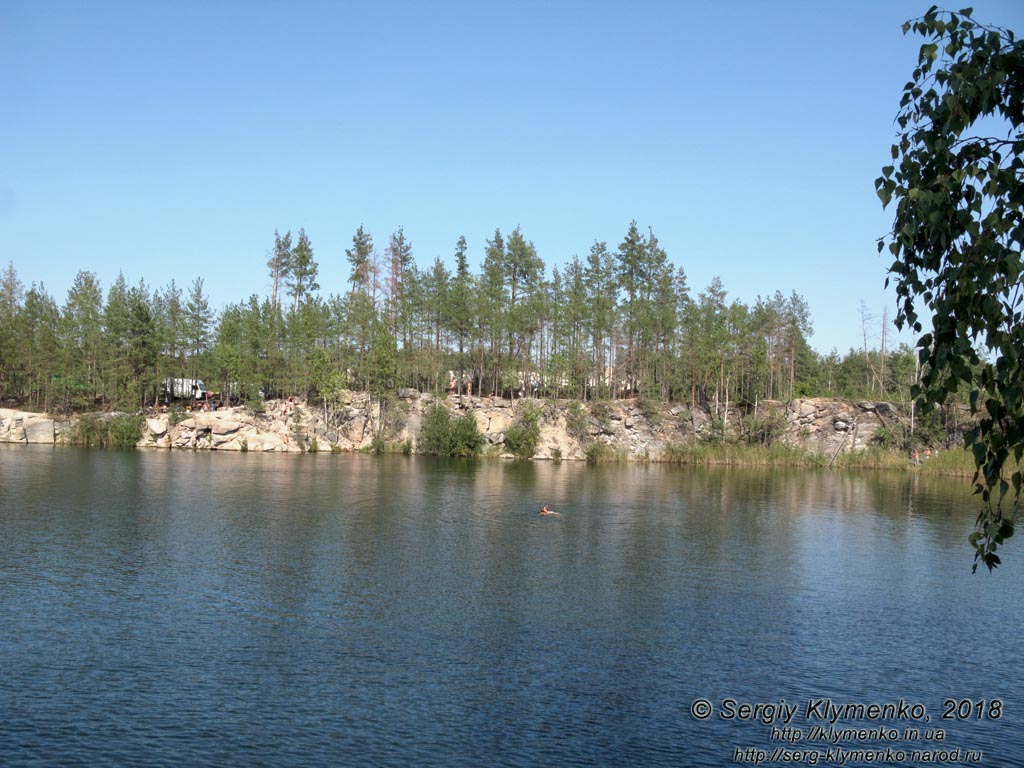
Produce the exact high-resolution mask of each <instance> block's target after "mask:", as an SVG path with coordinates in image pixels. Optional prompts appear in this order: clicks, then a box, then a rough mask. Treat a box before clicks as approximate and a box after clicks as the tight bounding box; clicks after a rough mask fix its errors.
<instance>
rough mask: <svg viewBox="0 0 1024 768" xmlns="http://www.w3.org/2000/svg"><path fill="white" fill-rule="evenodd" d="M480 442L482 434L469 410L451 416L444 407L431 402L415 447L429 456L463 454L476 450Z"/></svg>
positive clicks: (470, 454)
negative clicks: (454, 416) (456, 416)
mask: <svg viewBox="0 0 1024 768" xmlns="http://www.w3.org/2000/svg"><path fill="white" fill-rule="evenodd" d="M483 442H484V437H483V435H481V434H480V429H479V428H478V427H477V424H476V419H475V418H474V417H473V414H471V413H464V414H463V415H461V416H459V417H458V418H456V419H452V417H451V414H450V413H448V410H447V409H446V408H444V407H443V406H440V405H435V406H433V407H432V408H431V409H430V410H429V411H427V418H426V420H425V421H424V423H423V429H422V430H421V432H420V440H419V447H420V451H421V452H422V453H426V454H431V455H433V456H458V457H463V458H464V457H469V456H476V455H477V454H478V453H480V448H481V446H482V445H483Z"/></svg>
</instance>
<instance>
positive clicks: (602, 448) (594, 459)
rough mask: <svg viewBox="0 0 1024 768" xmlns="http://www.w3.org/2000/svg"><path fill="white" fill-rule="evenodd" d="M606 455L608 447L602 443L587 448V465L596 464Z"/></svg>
mask: <svg viewBox="0 0 1024 768" xmlns="http://www.w3.org/2000/svg"><path fill="white" fill-rule="evenodd" d="M607 454H608V446H607V445H605V444H604V443H593V444H592V445H588V446H587V463H588V464H597V463H598V462H600V461H602V460H604V458H605V457H606V456H607Z"/></svg>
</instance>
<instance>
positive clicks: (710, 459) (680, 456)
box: [661, 442, 828, 467]
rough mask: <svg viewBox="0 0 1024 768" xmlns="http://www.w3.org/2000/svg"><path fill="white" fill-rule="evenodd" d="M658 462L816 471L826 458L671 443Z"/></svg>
mask: <svg viewBox="0 0 1024 768" xmlns="http://www.w3.org/2000/svg"><path fill="white" fill-rule="evenodd" d="M661 460H662V461H663V462H667V463H670V464H692V465H702V466H708V465H728V466H737V467H818V466H823V465H824V464H826V463H827V462H828V460H827V458H824V457H822V456H818V455H815V454H812V453H808V452H807V451H804V450H802V449H800V448H793V447H790V446H786V445H779V444H775V445H769V446H764V445H750V444H747V443H718V442H715V443H703V442H694V443H670V444H669V445H667V446H666V447H665V450H664V452H663V453H662V455H661Z"/></svg>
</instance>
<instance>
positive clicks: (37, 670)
mask: <svg viewBox="0 0 1024 768" xmlns="http://www.w3.org/2000/svg"><path fill="white" fill-rule="evenodd" d="M966 485H967V484H966V482H964V481H941V480H933V479H927V480H925V479H921V478H912V477H904V476H898V475H871V474H856V475H854V474H842V473H832V474H829V473H825V472H821V473H818V472H797V473H787V472H771V471H748V470H745V471H735V470H734V471H705V470H687V469H679V468H663V467H657V466H652V467H645V466H617V465H616V466H600V467H596V468H595V467H588V466H582V465H577V464H572V463H563V464H550V463H518V464H508V463H498V462H484V463H476V464H472V463H470V464H466V463H458V462H445V461H433V460H428V459H422V458H420V459H415V458H407V457H383V458H379V457H365V456H291V455H288V456H263V455H220V454H218V455H210V454H205V453H195V454H193V453H184V452H174V453H170V452H103V451H82V450H73V449H63V450H61V449H57V450H54V449H49V448H34V447H22V446H18V447H6V446H0V765H3V766H22V765H55V766H58V765H59V766H77V765H82V766H94V765H190V766H233V765H266V766H300V765H344V766H382V765H395V766H404V765H431V766H433V765H436V766H442V765H443V766H448V765H455V766H477V765H481V766H494V765H516V766H534V765H551V766H572V765H580V766H584V765H609V766H612V765H614V766H621V765H638V766H648V765H650V766H658V765H666V766H688V765H712V766H713V765H727V764H733V763H734V759H735V758H736V756H737V755H736V752H735V750H736V749H737V748H740V749H746V748H755V749H762V750H765V751H767V752H768V753H769V756H768V762H765V763H763V764H768V765H783V764H786V763H783V762H782V761H781V760H777V761H775V762H772V761H771V757H772V755H771V751H772V750H774V749H775V748H776V747H786V748H791V749H801V750H808V751H816V754H818V753H820V755H819V756H818V757H817V758H816V761H817V764H819V765H830V764H836V762H830V761H829V760H828V759H827V757H826V752H825V750H826V749H827V748H829V747H830V746H835V745H830V744H829V743H828V742H827V741H820V740H819V741H815V742H811V741H807V740H806V736H807V731H808V730H809V728H810V727H812V726H814V725H818V724H821V725H824V726H825V728H827V727H828V725H829V722H828V720H827V719H826V720H824V721H818V720H816V719H814V717H813V716H812V717H810V718H808V717H806V716H805V708H806V706H807V705H808V703H809V701H811V700H813V701H816V700H817V699H819V698H830V699H831V700H832V701H833V702H834V703H836V704H840V705H843V704H847V703H889V702H898V701H899V700H900V699H902V700H903V701H904V702H905V703H908V704H912V703H915V704H921V705H923V706H924V707H925V708H926V710H927V714H926V717H927V718H929V721H928V722H924V720H914V719H913V718H909V719H908V717H907V716H906V715H901V716H897V717H896V718H891V719H889V720H886V721H884V722H883V721H879V720H877V719H874V720H864V719H861V720H858V719H856V717H849V716H847V717H841V718H839V720H838V721H837V723H836V726H837V727H838V728H843V727H845V728H849V727H858V728H878V727H879V726H884V727H893V728H897V729H898V730H899V733H900V734H902V733H903V731H904V729H905V728H906V727H915V728H918V729H919V734H918V739H917V740H916V741H910V742H908V741H900V742H899V743H898V746H899V748H900V749H904V750H906V756H905V759H903V760H902V761H900V760H893V761H890V762H889V763H888V764H893V765H917V764H923V763H922V762H921V761H918V762H914V761H912V760H911V759H910V750H911V749H924V750H929V751H934V750H950V749H959V750H960V756H959V758H958V759H957V760H956V761H955V762H954V764H979V765H985V766H1012V765H1022V764H1024V737H1022V729H1021V725H1022V724H1024V717H1022V710H1024V695H1022V687H1024V684H1022V680H1024V674H1022V671H1021V664H1022V652H1024V634H1022V632H1021V616H1022V615H1024V610H1022V609H1024V591H1022V589H1021V587H1022V586H1024V579H1022V574H1024V567H1022V566H1024V539H1022V541H1021V542H1017V541H1016V540H1013V541H1012V542H1010V546H1009V548H1008V550H1007V558H1006V560H1007V563H1006V565H1005V566H1004V567H1003V568H1000V569H999V570H998V571H997V572H996V574H995V575H994V576H989V575H988V574H987V573H985V574H982V573H979V574H976V575H973V576H972V575H971V573H970V565H971V559H970V554H971V553H970V551H969V548H968V547H967V545H966V541H965V537H966V534H967V533H968V532H969V530H970V526H971V524H972V522H973V518H974V513H975V502H974V500H973V499H971V497H970V496H969V495H968V494H967V492H966V490H965V488H966ZM543 503H547V504H549V505H550V506H551V507H552V508H553V509H556V510H558V511H560V512H561V513H562V514H561V515H560V516H559V517H549V518H540V517H538V516H537V514H536V510H537V508H538V507H539V506H540V505H541V504H543ZM700 698H706V699H707V700H708V701H709V702H711V703H712V705H713V707H714V713H713V714H712V716H711V717H710V719H708V720H706V721H701V720H697V719H695V718H694V717H693V715H692V714H691V705H692V704H693V702H694V701H695V700H697V699H700ZM947 698H952V699H956V700H960V699H971V700H972V701H974V702H976V701H978V700H985V701H986V702H989V701H991V700H992V699H994V698H999V699H1001V700H1002V704H1001V710H1000V711H998V712H997V714H1000V715H1001V717H999V719H991V718H989V717H985V716H983V717H982V719H981V720H976V719H973V710H972V716H971V719H967V720H962V721H957V720H952V721H943V720H942V719H941V716H942V714H943V709H944V706H943V702H944V700H946V699H947ZM729 699H735V700H736V701H737V702H749V703H756V702H765V703H771V702H774V703H775V704H779V702H780V700H784V701H785V702H786V703H787V704H797V705H798V706H799V714H797V715H796V716H795V717H794V718H793V720H792V721H791V722H790V723H789V725H791V726H794V727H796V728H799V729H802V731H803V735H804V740H801V741H798V742H795V743H792V744H790V743H788V742H784V741H779V740H778V739H776V740H772V738H771V736H772V725H774V726H775V727H780V726H781V725H782V723H780V722H778V721H776V722H774V723H772V724H767V723H766V722H765V720H767V719H770V718H766V717H765V715H764V712H762V713H761V716H760V719H759V720H754V721H750V720H747V721H741V720H740V719H739V718H738V717H737V718H733V719H729V720H726V719H723V718H722V717H721V714H723V708H725V710H726V711H727V710H728V709H729V707H730V705H729V704H728V703H727V700H729ZM983 709H984V710H985V715H988V714H991V710H990V705H989V704H988V703H986V704H985V705H984V706H983ZM926 729H927V734H928V735H930V736H931V737H932V738H931V739H930V740H929V739H927V738H926ZM935 729H942V731H943V733H944V735H945V737H946V738H945V741H936V740H935V736H937V732H936V730H935ZM777 735H778V734H777ZM877 736H878V734H877V733H876V734H875V737H876V738H874V739H868V740H863V739H861V740H853V741H851V740H845V741H841V742H840V743H839V745H838V746H840V747H842V748H844V749H865V748H866V749H872V750H874V749H884V748H886V747H892V746H893V745H892V744H891V743H890V742H887V741H885V740H884V739H883V740H879V739H878V738H877ZM966 750H975V751H978V752H981V753H982V756H981V759H980V760H979V761H978V762H977V763H968V762H965V761H964V759H963V758H964V757H965V752H966ZM813 760H814V758H812V757H810V756H809V755H804V756H803V758H802V764H814V763H813V762H812V761H813ZM851 762H852V761H851ZM879 762H881V761H879ZM790 764H792V763H790ZM854 764H856V763H854ZM946 764H950V763H948V762H947V763H946Z"/></svg>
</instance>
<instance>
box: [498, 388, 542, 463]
mask: <svg viewBox="0 0 1024 768" xmlns="http://www.w3.org/2000/svg"><path fill="white" fill-rule="evenodd" d="M517 410H518V415H517V418H516V421H515V422H514V423H513V424H512V426H511V427H509V428H508V429H506V430H505V449H506V450H507V451H508V452H509V453H511V454H513V455H514V456H516V457H518V458H520V459H529V458H530V457H532V456H533V455H534V454H535V453H536V452H537V441H538V440H539V439H540V424H539V422H540V414H541V410H540V409H539V408H538V407H537V406H536V405H534V404H533V403H531V402H528V401H525V400H524V401H522V402H521V403H520V406H519V408H518V409H517Z"/></svg>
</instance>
